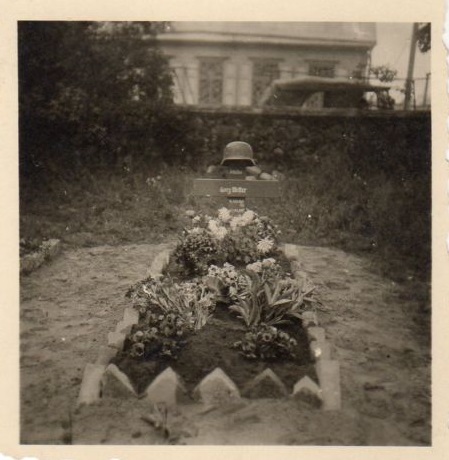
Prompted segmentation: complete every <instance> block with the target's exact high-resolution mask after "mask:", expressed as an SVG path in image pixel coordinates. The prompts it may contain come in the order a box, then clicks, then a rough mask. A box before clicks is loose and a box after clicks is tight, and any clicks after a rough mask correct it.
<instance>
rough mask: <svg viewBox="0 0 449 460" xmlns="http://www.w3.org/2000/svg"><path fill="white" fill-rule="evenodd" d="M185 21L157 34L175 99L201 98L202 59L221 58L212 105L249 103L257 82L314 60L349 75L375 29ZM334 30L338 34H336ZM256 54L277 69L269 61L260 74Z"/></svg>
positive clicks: (290, 73)
mask: <svg viewBox="0 0 449 460" xmlns="http://www.w3.org/2000/svg"><path fill="white" fill-rule="evenodd" d="M189 24H190V26H186V25H185V23H175V26H176V27H177V29H178V32H176V33H169V34H164V35H163V36H161V38H160V44H161V48H162V50H163V51H164V52H165V54H166V55H167V56H169V58H170V65H171V67H172V69H173V72H174V84H175V86H174V94H175V102H176V103H177V104H188V105H196V104H200V105H201V104H203V103H204V97H203V98H201V96H200V85H201V83H200V80H201V74H204V69H203V72H201V65H202V64H201V62H202V61H203V60H205V59H210V58H216V59H219V60H221V61H220V62H221V64H220V67H221V69H222V94H221V98H220V101H217V100H214V103H211V105H225V106H250V105H254V104H255V103H256V102H257V101H256V100H254V97H253V91H255V90H254V87H255V86H256V85H257V87H258V88H260V87H261V86H263V85H264V84H266V85H268V84H269V82H270V81H271V80H272V79H274V78H286V79H287V78H295V77H299V76H305V75H308V74H309V71H310V70H311V68H312V67H313V66H314V65H316V63H318V64H320V63H321V62H322V63H323V64H324V65H326V66H330V67H334V72H333V76H336V77H350V76H351V75H353V73H354V72H356V71H357V69H359V70H361V71H362V73H363V72H364V69H365V68H366V65H367V62H368V50H369V49H371V48H372V46H373V43H375V32H373V29H372V28H370V27H368V28H367V27H362V26H360V25H358V23H343V24H342V23H338V24H340V27H337V26H336V25H334V27H332V25H327V29H328V30H327V36H324V35H325V33H326V31H325V30H324V26H320V27H318V26H317V25H316V24H313V25H311V24H310V23H307V24H301V28H299V29H298V24H300V23H294V24H296V28H295V27H293V26H290V28H288V27H287V28H286V27H285V23H268V25H267V24H264V26H263V27H258V26H257V25H255V24H254V23H252V27H245V25H244V24H246V23H238V26H236V25H235V23H220V24H221V25H214V26H211V25H210V23H205V24H203V23H189ZM192 24H193V25H192ZM206 24H207V25H206ZM280 25H281V26H283V27H280ZM306 26H307V27H306ZM343 26H344V27H343ZM248 30H250V31H251V33H249V32H248ZM312 32H313V33H314V34H315V36H312V35H311V34H312ZM295 33H296V35H295ZM300 33H301V34H302V35H300ZM338 33H340V36H339V39H337V38H335V37H336V36H337V35H338ZM245 34H246V35H245ZM258 34H260V35H258ZM323 36H324V38H323ZM257 60H259V63H260V60H272V61H273V63H274V65H275V67H277V72H275V73H273V72H272V70H273V67H270V68H269V69H267V75H265V76H264V75H263V70H261V69H262V68H263V67H264V65H263V64H262V65H259V66H258V65H257V64H256V62H257ZM215 70H216V68H215ZM254 76H255V77H254ZM217 78H218V77H217ZM255 80H258V83H256V81H255ZM203 84H204V78H203ZM257 95H260V90H258V91H257V94H256V96H257ZM202 99H203V100H202ZM206 105H208V104H207V103H206Z"/></svg>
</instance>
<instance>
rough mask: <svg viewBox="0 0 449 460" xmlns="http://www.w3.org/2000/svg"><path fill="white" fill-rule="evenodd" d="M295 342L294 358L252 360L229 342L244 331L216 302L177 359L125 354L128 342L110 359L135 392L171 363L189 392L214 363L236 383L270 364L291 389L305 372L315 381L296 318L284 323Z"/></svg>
mask: <svg viewBox="0 0 449 460" xmlns="http://www.w3.org/2000/svg"><path fill="white" fill-rule="evenodd" d="M283 330H285V331H286V332H288V333H289V334H290V335H291V336H292V337H293V338H294V339H295V340H296V341H297V343H298V346H297V349H296V350H295V358H294V359H289V360H282V361H280V360H271V361H262V360H251V359H247V358H245V357H244V356H242V355H241V354H240V353H239V352H238V351H237V350H236V349H234V348H232V344H233V343H234V342H236V341H238V340H241V339H242V338H243V335H244V334H245V332H246V329H245V327H244V326H243V325H242V322H241V321H240V320H238V319H237V318H235V317H233V316H232V315H231V314H230V313H229V312H228V311H227V306H226V305H225V304H222V303H218V304H217V307H216V309H215V311H214V315H213V317H212V318H211V319H210V320H209V321H208V323H207V324H206V326H204V328H202V329H201V330H199V331H197V332H196V333H195V334H193V335H191V336H189V337H188V339H187V341H186V344H185V346H183V348H182V349H181V350H180V352H179V354H178V356H177V359H160V358H158V359H157V360H154V361H153V360H143V359H138V358H137V359H136V358H131V357H129V356H128V354H127V349H128V347H129V343H127V342H125V346H124V351H123V352H120V353H119V354H118V355H117V356H116V358H115V359H114V360H113V362H114V363H115V364H116V365H117V366H118V367H119V369H120V370H122V372H124V373H125V374H126V375H127V376H128V377H129V379H130V381H131V383H132V384H133V386H134V388H135V390H136V392H137V394H141V393H142V392H144V391H145V389H146V388H147V387H148V385H149V384H150V383H151V382H152V380H153V379H154V378H155V377H156V376H157V375H158V374H159V373H160V372H162V371H163V370H164V369H166V368H167V367H168V366H170V367H171V368H172V369H173V370H174V371H175V372H177V373H178V375H179V376H180V377H181V379H182V381H183V383H184V384H185V387H186V389H187V390H188V391H189V392H190V391H192V390H193V389H194V387H195V386H196V385H197V384H198V383H199V382H200V381H201V379H202V378H204V377H205V376H206V375H207V374H209V373H210V372H212V371H213V370H214V369H215V368H216V367H219V368H221V369H222V370H223V371H224V372H225V373H226V374H227V375H228V376H229V377H230V378H231V379H232V380H233V381H234V383H235V384H236V385H237V386H238V387H239V389H242V388H244V386H245V384H247V383H249V382H250V381H251V379H253V378H254V377H256V376H257V375H258V374H259V373H260V372H262V371H263V370H264V369H266V368H268V367H269V368H271V370H273V371H274V372H275V373H276V374H277V376H278V377H279V378H280V379H281V380H282V381H283V383H284V384H285V385H286V387H287V389H288V390H289V391H291V390H292V389H293V386H294V384H295V383H296V382H297V381H298V380H300V379H301V378H302V377H304V376H305V375H307V376H309V377H310V378H311V379H313V380H315V381H317V377H316V373H315V368H314V365H313V362H312V361H311V359H310V355H309V345H308V341H307V336H306V333H305V331H304V329H303V328H302V326H301V324H300V322H299V321H297V322H296V323H292V324H291V325H290V326H285V327H283Z"/></svg>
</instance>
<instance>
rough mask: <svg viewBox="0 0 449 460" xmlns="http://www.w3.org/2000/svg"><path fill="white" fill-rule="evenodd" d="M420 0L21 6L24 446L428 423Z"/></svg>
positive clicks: (418, 428)
mask: <svg viewBox="0 0 449 460" xmlns="http://www.w3.org/2000/svg"><path fill="white" fill-rule="evenodd" d="M432 45H433V43H432V41H431V23H430V22H425V21H424V22H334V21H333V22H314V21H309V22H296V21H294V22H287V21H282V22H275V21H252V22H251V21H244V22H235V21H178V20H175V21H60V20H58V21H53V20H52V21H50V20H19V21H18V22H17V50H18V61H17V72H18V126H19V151H18V169H19V170H18V174H19V234H20V236H19V245H20V324H19V328H20V341H19V344H20V356H19V357H20V366H19V367H20V368H19V372H20V395H19V397H20V422H19V423H20V428H19V431H20V441H19V442H20V444H22V445H36V444H38V445H140V446H142V445H144V446H148V445H152V446H155V445H178V446H179V445H183V446H187V445H215V446H217V445H218V446H220V445H221V446H223V445H227V446H235V445H249V446H254V445H277V446H422V447H430V446H432V386H431V363H432V353H431V337H432V334H431V318H432V307H431V268H432V251H431V248H432V244H431V243H432V238H431V215H432V200H431V191H432V189H431V185H432V182H431V178H432V175H431V172H432V170H431V166H432V161H431V160H432V151H431V147H432V132H431V122H432V115H431V114H432V97H431V94H432V73H431V59H430V58H431V53H432Z"/></svg>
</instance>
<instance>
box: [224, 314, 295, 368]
mask: <svg viewBox="0 0 449 460" xmlns="http://www.w3.org/2000/svg"><path fill="white" fill-rule="evenodd" d="M297 346H298V343H297V341H296V340H295V339H294V338H293V337H291V336H290V335H289V334H288V333H287V332H285V331H282V330H280V329H278V328H277V327H275V326H269V325H267V324H264V323H261V324H258V325H257V326H255V327H252V328H251V330H250V331H248V332H247V333H246V334H245V335H244V337H243V339H242V340H239V341H237V342H235V343H234V344H233V347H234V348H236V349H237V350H239V352H240V353H241V354H242V355H243V356H244V357H245V358H248V359H263V360H267V361H269V360H282V359H294V358H295V349H296V347H297Z"/></svg>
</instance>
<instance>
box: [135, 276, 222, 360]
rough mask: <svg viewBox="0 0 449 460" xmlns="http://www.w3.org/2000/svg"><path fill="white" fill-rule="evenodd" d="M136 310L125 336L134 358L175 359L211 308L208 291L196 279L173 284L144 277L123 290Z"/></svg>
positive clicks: (210, 297) (212, 303) (211, 299)
mask: <svg viewBox="0 0 449 460" xmlns="http://www.w3.org/2000/svg"><path fill="white" fill-rule="evenodd" d="M127 295H128V297H130V298H131V299H132V300H133V304H134V307H135V308H137V309H138V311H139V322H138V324H137V325H135V326H134V327H133V329H132V331H131V332H130V333H129V334H128V336H127V343H128V344H129V354H130V356H132V357H134V358H143V359H148V358H151V357H152V358H155V357H157V356H165V357H171V358H176V355H177V353H178V351H179V350H180V349H181V348H182V346H183V344H184V340H185V338H186V337H187V336H188V335H189V334H190V333H192V332H194V331H197V330H199V329H201V328H203V327H204V326H205V325H206V323H207V321H208V319H209V318H210V316H211V314H212V311H213V309H214V308H215V299H214V298H213V294H212V292H211V291H210V290H209V289H208V288H207V287H206V286H205V285H204V284H203V283H200V282H195V281H192V282H183V283H174V282H173V281H172V280H171V279H170V278H160V279H156V278H152V277H150V278H147V279H146V280H143V281H140V282H139V283H137V284H136V285H134V286H133V287H132V288H131V289H130V290H129V291H128V293H127Z"/></svg>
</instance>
